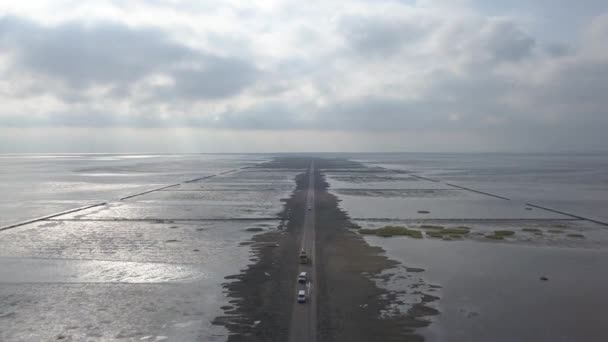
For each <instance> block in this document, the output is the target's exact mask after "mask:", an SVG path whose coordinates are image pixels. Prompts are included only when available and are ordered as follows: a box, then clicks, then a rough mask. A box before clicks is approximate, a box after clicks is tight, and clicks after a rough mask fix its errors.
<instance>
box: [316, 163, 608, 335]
mask: <svg viewBox="0 0 608 342" xmlns="http://www.w3.org/2000/svg"><path fill="white" fill-rule="evenodd" d="M418 158H419V156H418ZM414 159H416V157H414ZM440 159H441V158H439V159H437V160H435V161H434V168H432V167H429V168H427V169H423V168H421V167H420V165H416V164H415V163H414V164H412V165H409V164H407V163H404V162H396V163H394V164H393V163H391V162H390V160H389V158H388V157H385V159H383V160H382V161H381V162H378V161H375V162H374V160H373V158H371V157H370V158H368V160H366V163H364V164H366V165H368V166H369V168H368V172H367V173H366V172H363V171H362V170H361V169H357V170H353V172H349V171H348V170H343V171H342V172H340V173H336V174H330V175H329V177H328V180H329V182H330V185H331V188H330V191H331V192H333V193H335V194H336V195H337V196H338V198H339V199H340V200H341V202H340V206H341V208H342V209H343V210H344V211H345V212H346V213H347V214H348V215H349V216H350V217H351V219H352V222H353V223H354V226H355V228H354V229H352V230H353V231H354V232H358V233H359V234H360V235H361V236H364V237H365V240H366V241H367V242H368V243H369V244H370V245H372V246H377V247H380V248H382V250H384V251H385V253H386V254H385V255H386V256H387V257H388V258H389V259H391V260H393V261H396V262H397V264H396V266H395V267H393V268H392V269H390V270H385V271H384V272H383V276H381V277H375V278H374V279H375V281H376V282H377V283H378V284H379V286H383V287H384V288H386V289H388V290H389V291H390V293H392V294H393V295H394V296H395V297H394V299H393V306H392V308H391V310H389V311H385V312H383V314H382V315H385V316H386V315H392V316H398V315H399V314H404V313H406V312H407V311H408V310H411V309H412V308H413V307H414V305H416V303H421V302H423V301H425V298H427V296H433V297H436V298H437V300H434V301H432V302H431V303H430V304H428V305H430V306H431V307H432V308H434V309H436V310H437V311H436V312H432V311H430V312H429V314H428V315H427V316H426V319H427V320H428V321H429V322H431V324H430V325H429V326H428V327H423V328H420V329H419V330H418V332H419V333H420V334H422V335H423V336H424V337H425V338H426V339H427V340H428V341H490V340H491V341H514V340H517V341H572V340H581V339H584V340H590V341H604V340H606V339H608V335H607V334H606V332H605V331H604V329H603V328H602V327H603V324H602V322H601V320H602V317H605V316H606V314H607V312H606V304H608V303H606V301H608V297H607V296H605V294H604V288H606V287H607V286H608V277H606V276H605V274H604V272H602V271H601V270H602V268H603V266H602V265H605V264H606V263H607V262H608V231H607V230H606V227H605V226H604V225H602V224H601V223H596V222H590V221H587V220H584V219H580V218H577V217H574V216H570V215H567V214H568V212H566V213H565V214H564V213H557V212H554V211H548V210H543V209H541V208H538V207H533V206H530V205H528V203H530V202H534V200H535V199H538V194H537V196H536V197H532V198H530V199H529V200H527V198H526V197H525V192H523V193H520V196H517V198H516V199H510V198H501V197H505V196H512V195H513V192H514V190H513V189H511V190H510V191H505V192H504V195H505V196H501V195H502V194H503V192H501V191H500V190H501V187H498V186H496V185H494V187H492V186H482V187H480V189H479V190H478V189H477V188H469V187H473V186H475V185H477V186H479V184H480V183H479V182H475V178H474V177H468V178H467V182H464V183H463V185H465V186H459V185H460V184H458V182H457V180H458V179H457V178H455V176H454V175H453V174H454V173H456V174H460V173H458V172H456V171H455V170H452V171H451V172H448V171H446V170H448V169H449V167H450V166H449V165H446V164H443V165H440V162H441V160H440ZM428 164H432V163H430V161H429V160H427V161H426V165H428ZM395 165H398V166H399V167H394V166H395ZM408 166H411V168H408ZM417 166H418V168H417ZM382 167H384V172H383V171H381V170H382ZM390 167H393V168H392V169H389V168H390ZM463 173H464V172H463ZM441 176H447V178H448V179H449V180H447V181H445V180H442V179H441ZM486 176H487V175H486ZM541 176H542V175H541ZM562 176H563V175H562ZM412 178H414V180H412ZM452 178H453V179H452ZM379 180H382V181H379ZM508 180H512V178H507V181H505V182H504V183H502V189H504V188H505V187H508ZM381 184H385V185H387V186H382V185H381ZM521 186H522V185H521V184H518V183H517V182H515V183H514V184H513V188H514V189H517V188H518V187H521ZM567 187H569V188H571V187H572V184H568V186H567ZM582 188H584V187H582ZM553 191H554V192H558V191H559V189H557V190H553ZM593 193H594V194H596V195H597V192H595V191H594V192H593ZM604 195H605V196H606V193H604ZM604 199H606V198H604ZM542 202H544V203H550V202H551V201H549V200H548V199H547V198H544V199H543V201H542ZM570 208H571V209H575V208H576V207H574V206H572V207H570ZM589 210H590V209H589ZM596 214H598V213H596ZM574 215H575V216H578V215H576V214H574ZM598 216H601V215H594V216H593V217H598ZM580 317H585V318H584V319H582V320H581V319H579V318H580Z"/></svg>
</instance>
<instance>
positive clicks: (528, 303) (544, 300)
mask: <svg viewBox="0 0 608 342" xmlns="http://www.w3.org/2000/svg"><path fill="white" fill-rule="evenodd" d="M367 241H368V242H369V243H370V244H372V245H377V246H381V247H382V248H384V249H385V250H386V253H387V255H388V256H389V257H390V258H392V259H395V260H398V261H400V262H401V263H403V264H404V265H407V266H408V267H420V268H424V269H425V272H424V274H423V277H424V278H425V280H426V281H427V282H431V283H436V284H441V286H442V289H441V291H440V297H441V299H440V300H439V301H438V305H439V309H440V311H441V314H440V315H439V316H436V317H433V318H432V319H433V321H434V323H433V324H431V326H430V327H429V328H428V329H426V330H425V331H424V334H425V335H426V337H427V338H428V340H429V341H505V342H506V341H580V340H585V341H598V342H599V341H606V340H608V332H606V330H605V329H604V323H605V320H604V318H605V317H608V296H605V294H604V293H605V289H606V288H608V274H606V273H605V272H602V270H603V268H604V267H605V265H606V264H607V263H608V250H605V249H604V250H598V249H577V248H555V247H538V246H522V245H517V244H508V243H479V242H475V241H441V240H429V239H425V240H414V239H408V238H391V239H382V238H377V237H368V238H367ZM541 276H546V277H548V279H549V281H546V282H545V281H541V280H540V279H539V278H540V277H541Z"/></svg>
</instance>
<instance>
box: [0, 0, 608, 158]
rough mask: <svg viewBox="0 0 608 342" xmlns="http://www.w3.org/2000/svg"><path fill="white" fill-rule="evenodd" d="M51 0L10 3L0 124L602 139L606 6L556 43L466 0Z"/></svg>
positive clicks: (1, 43)
mask: <svg viewBox="0 0 608 342" xmlns="http://www.w3.org/2000/svg"><path fill="white" fill-rule="evenodd" d="M45 6H46V7H45V8H46V9H45V10H40V9H32V8H25V7H23V8H20V7H19V6H18V5H15V6H14V8H12V9H10V8H9V9H7V10H6V12H7V13H10V15H9V16H5V17H3V18H2V19H0V51H1V52H0V75H1V76H2V77H1V78H0V128H1V126H4V127H21V128H23V127H70V128H72V129H75V130H77V129H82V128H90V127H103V128H118V127H131V128H139V129H142V130H143V129H156V128H162V127H171V128H193V129H209V130H233V131H235V132H238V134H244V132H245V131H258V130H264V131H265V132H266V134H268V132H273V131H274V132H283V131H296V130H299V131H302V130H306V131H310V132H317V133H319V134H321V133H320V132H324V133H323V134H325V133H326V132H329V131H342V132H349V134H352V135H353V136H361V137H363V136H371V135H374V136H382V134H384V133H385V134H387V135H389V134H392V135H395V136H398V135H399V133H407V134H408V135H410V136H422V135H424V136H427V137H428V136H433V137H441V136H443V135H444V136H458V137H467V138H466V139H465V138H462V141H469V142H476V143H477V142H479V141H485V142H486V143H488V146H490V145H491V144H490V142H491V140H492V139H494V138H496V137H498V136H501V137H504V139H502V140H501V141H508V140H509V139H507V138H510V139H511V140H513V141H535V140H536V141H537V142H538V144H539V145H541V143H542V142H543V141H545V140H546V139H549V137H551V136H553V135H562V136H563V135H564V132H567V131H568V128H570V127H574V126H575V127H578V129H581V130H583V129H587V128H589V127H593V129H592V130H591V129H589V132H591V133H590V135H591V137H586V140H584V141H588V140H589V139H591V138H595V139H598V140H601V141H604V142H606V144H608V140H607V138H605V137H604V134H603V133H602V134H600V133H599V132H600V131H601V130H600V129H599V128H608V122H607V121H608V119H607V115H606V110H605V108H608V103H607V102H606V101H607V100H606V96H605V95H603V93H604V92H605V89H608V81H606V80H608V49H606V46H608V34H607V32H608V29H607V28H608V15H603V16H602V15H600V16H597V17H595V18H594V19H593V20H591V19H590V20H588V23H586V25H585V26H584V27H581V28H580V30H581V33H580V36H579V37H578V38H577V40H572V41H568V42H559V43H555V42H554V40H553V39H545V38H546V37H543V36H541V35H538V32H534V30H533V29H531V28H533V27H534V25H530V24H529V22H526V21H523V20H521V18H518V17H515V16H511V15H502V16H495V15H487V14H484V13H482V12H481V11H479V10H477V9H476V8H475V5H474V2H471V1H460V2H458V3H454V2H451V3H450V4H449V6H448V5H446V2H444V1H435V0H432V1H422V2H403V1H391V0H385V1H374V2H364V1H349V2H347V3H345V4H337V3H327V2H314V4H313V5H309V4H303V3H301V2H296V1H291V0H285V1H276V2H272V3H267V4H265V5H259V4H256V3H251V2H242V1H229V2H224V3H221V4H220V3H214V4H206V3H200V4H199V3H197V4H192V3H191V2H167V1H157V2H146V1H143V2H136V3H135V4H132V3H131V2H120V1H119V2H116V1H108V2H99V3H97V4H96V5H91V4H88V5H74V6H73V7H74V8H70V7H69V6H64V7H56V8H57V9H59V8H61V9H62V11H57V12H58V13H60V14H58V15H57V16H45V13H47V12H48V11H49V8H55V7H53V6H54V5H53V4H51V3H50V2H49V3H47V4H46V5H45ZM526 20H534V19H530V18H526ZM558 24H559V23H556V25H558ZM532 128H533V129H537V130H543V132H542V134H540V133H539V134H538V136H537V137H536V138H535V137H534V136H532V137H531V136H530V134H532V133H531V129H532ZM277 134H278V133H277ZM587 138H588V139H587ZM353 139H354V138H353ZM551 139H553V138H551ZM570 140H571V139H564V141H563V144H564V145H568V144H570V143H571V142H570ZM421 141H422V140H421ZM444 143H445V144H447V145H449V144H450V141H448V140H446V141H445V142H444ZM438 144H439V142H438ZM582 144H583V143H581V145H582ZM557 145H559V141H558V140H557V141H555V143H552V144H551V146H557ZM513 146H515V143H513Z"/></svg>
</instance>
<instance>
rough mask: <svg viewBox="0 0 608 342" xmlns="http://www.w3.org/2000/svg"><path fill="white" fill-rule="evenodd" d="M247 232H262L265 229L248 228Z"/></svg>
mask: <svg viewBox="0 0 608 342" xmlns="http://www.w3.org/2000/svg"><path fill="white" fill-rule="evenodd" d="M245 230H246V231H248V232H261V231H262V230H264V228H259V227H252V228H247V229H245Z"/></svg>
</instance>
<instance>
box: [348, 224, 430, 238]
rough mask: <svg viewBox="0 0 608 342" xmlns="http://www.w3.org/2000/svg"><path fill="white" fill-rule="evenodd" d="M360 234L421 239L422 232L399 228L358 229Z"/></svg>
mask: <svg viewBox="0 0 608 342" xmlns="http://www.w3.org/2000/svg"><path fill="white" fill-rule="evenodd" d="M359 233H360V234H367V235H377V236H382V237H391V236H395V235H402V236H409V237H412V238H415V239H422V232H421V231H419V230H415V229H409V228H407V227H401V226H385V227H382V228H378V229H359Z"/></svg>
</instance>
